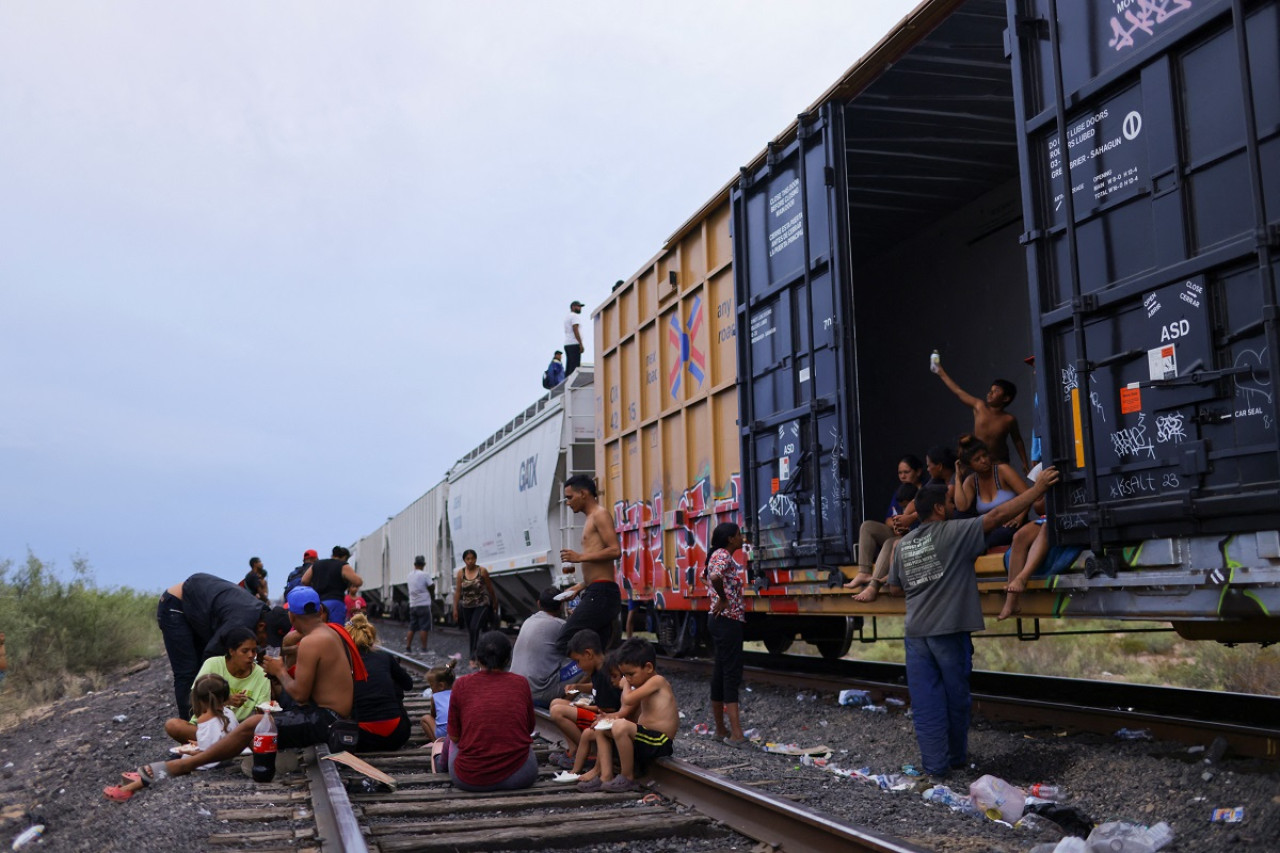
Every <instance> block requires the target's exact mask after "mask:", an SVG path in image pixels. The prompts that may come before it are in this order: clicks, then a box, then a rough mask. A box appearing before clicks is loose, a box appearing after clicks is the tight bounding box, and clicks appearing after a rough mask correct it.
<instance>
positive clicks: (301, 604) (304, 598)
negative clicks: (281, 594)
mask: <svg viewBox="0 0 1280 853" xmlns="http://www.w3.org/2000/svg"><path fill="white" fill-rule="evenodd" d="M286 600H287V601H288V602H289V612H290V613H296V614H301V613H319V612H320V595H319V594H318V593H317V592H316V591H315V590H314V589H312V588H311V587H309V586H295V587H294V588H293V589H291V590H289V596H288V598H287V599H286ZM308 606H309V607H310V608H311V609H310V610H308V609H307V607H308Z"/></svg>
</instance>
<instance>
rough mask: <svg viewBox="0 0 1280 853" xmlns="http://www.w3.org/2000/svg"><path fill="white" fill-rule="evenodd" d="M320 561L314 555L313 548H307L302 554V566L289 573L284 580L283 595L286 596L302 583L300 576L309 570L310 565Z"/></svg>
mask: <svg viewBox="0 0 1280 853" xmlns="http://www.w3.org/2000/svg"><path fill="white" fill-rule="evenodd" d="M318 559H320V555H319V554H317V553H316V551H315V549H314V548H308V549H307V550H305V551H303V552H302V565H301V566H298V568H296V569H294V570H293V571H291V572H289V577H287V578H285V579H284V594H285V595H286V596H287V595H288V594H289V593H290V592H292V591H293V588H294V587H295V586H297V585H298V584H300V583H302V576H303V575H305V574H306V573H307V569H309V568H311V564H312V563H314V562H315V561H316V560H318Z"/></svg>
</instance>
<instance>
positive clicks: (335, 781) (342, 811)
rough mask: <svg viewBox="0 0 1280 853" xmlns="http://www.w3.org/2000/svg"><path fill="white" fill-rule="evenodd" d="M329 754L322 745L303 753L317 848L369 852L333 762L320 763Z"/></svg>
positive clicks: (335, 852) (332, 852) (345, 852)
mask: <svg viewBox="0 0 1280 853" xmlns="http://www.w3.org/2000/svg"><path fill="white" fill-rule="evenodd" d="M328 754H329V747H327V746H325V745H324V744H320V745H318V746H309V747H307V748H306V749H305V750H304V751H303V760H305V761H306V763H307V781H308V782H309V783H310V788H311V814H312V817H313V819H314V820H315V823H316V838H317V840H318V841H319V842H320V849H321V850H322V851H323V853H369V846H368V845H367V844H366V843H365V840H364V831H363V829H361V827H360V822H359V821H358V820H356V815H355V811H354V810H353V809H352V806H351V800H350V799H348V798H347V789H346V788H344V787H343V785H342V778H341V776H339V774H338V767H337V764H336V762H333V761H323V760H322V759H323V758H324V757H325V756H326V755H328Z"/></svg>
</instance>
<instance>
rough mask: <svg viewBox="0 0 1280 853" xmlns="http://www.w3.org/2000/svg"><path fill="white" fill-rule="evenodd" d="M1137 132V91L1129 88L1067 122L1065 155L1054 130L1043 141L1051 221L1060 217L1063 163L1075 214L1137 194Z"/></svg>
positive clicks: (1141, 165)
mask: <svg viewBox="0 0 1280 853" xmlns="http://www.w3.org/2000/svg"><path fill="white" fill-rule="evenodd" d="M1142 134H1143V120H1142V91H1141V88H1140V87H1138V86H1133V87H1131V88H1129V89H1127V90H1126V91H1124V92H1121V93H1120V94H1119V95H1117V96H1116V97H1114V98H1112V99H1110V100H1109V101H1107V102H1106V103H1104V104H1102V105H1101V106H1100V107H1098V108H1096V109H1093V110H1090V111H1089V112H1087V113H1085V114H1083V115H1076V116H1075V117H1074V118H1071V119H1069V120H1068V122H1067V128H1066V134H1065V136H1066V153H1065V155H1064V153H1063V150H1062V140H1061V138H1060V137H1059V135H1058V133H1057V132H1056V130H1055V131H1054V132H1052V133H1050V134H1049V135H1048V136H1046V137H1045V138H1044V139H1043V141H1042V145H1043V146H1044V151H1045V159H1046V161H1047V163H1048V166H1049V178H1050V180H1049V192H1050V195H1051V197H1050V200H1049V208H1050V210H1051V211H1052V214H1053V221H1054V222H1055V223H1056V224H1061V223H1062V222H1064V221H1065V217H1066V214H1065V210H1064V209H1065V207H1066V205H1065V203H1064V202H1065V196H1066V190H1065V184H1064V181H1063V172H1064V164H1065V165H1066V166H1067V168H1066V169H1065V171H1066V172H1067V173H1068V174H1070V176H1071V199H1072V203H1073V204H1074V205H1075V211H1076V217H1077V218H1080V217H1081V216H1083V215H1084V214H1086V213H1088V212H1089V211H1092V210H1094V209H1096V208H1098V207H1100V206H1102V205H1104V204H1111V203H1113V202H1116V201H1120V200H1122V199H1125V198H1130V197H1132V196H1134V195H1137V193H1138V192H1139V190H1140V189H1141V188H1142V187H1141V182H1142V181H1143V180H1144V176H1145V175H1146V174H1147V171H1148V170H1147V149H1146V144H1145V142H1144V140H1143V138H1142Z"/></svg>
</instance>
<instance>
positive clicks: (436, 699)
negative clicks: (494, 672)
mask: <svg viewBox="0 0 1280 853" xmlns="http://www.w3.org/2000/svg"><path fill="white" fill-rule="evenodd" d="M457 668H458V662H457V661H456V660H451V661H449V663H448V664H447V665H445V666H433V667H432V668H431V669H429V670H428V671H427V686H428V687H430V688H431V710H432V713H430V714H423V715H422V719H421V720H419V722H420V723H421V724H422V730H423V731H424V732H426V734H427V738H428V740H435V739H436V738H438V737H447V736H448V734H449V732H448V728H449V694H450V693H452V692H453V682H454V678H455V675H454V670H455V669H457ZM429 746H431V744H430V743H428V744H427V747H429ZM424 748H425V747H424Z"/></svg>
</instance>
